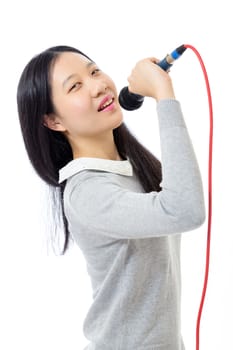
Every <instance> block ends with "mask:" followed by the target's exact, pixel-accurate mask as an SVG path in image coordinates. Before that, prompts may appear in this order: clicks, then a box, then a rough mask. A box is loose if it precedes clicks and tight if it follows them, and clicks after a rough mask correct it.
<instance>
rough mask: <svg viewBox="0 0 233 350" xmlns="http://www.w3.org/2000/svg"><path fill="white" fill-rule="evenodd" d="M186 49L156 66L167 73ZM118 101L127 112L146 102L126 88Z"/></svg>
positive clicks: (182, 47)
mask: <svg viewBox="0 0 233 350" xmlns="http://www.w3.org/2000/svg"><path fill="white" fill-rule="evenodd" d="M186 49H187V47H185V45H181V46H179V47H177V48H176V49H175V50H174V51H172V53H170V54H168V55H167V56H166V57H165V58H164V59H162V60H161V61H159V62H158V63H156V64H157V65H158V66H159V67H160V68H162V69H163V70H165V71H167V70H168V69H169V68H171V66H172V64H173V62H174V61H175V60H177V59H178V58H179V57H180V56H181V55H182V54H183V53H184V51H185V50H186ZM118 99H119V103H120V105H121V107H122V108H124V109H126V110H127V111H133V110H134V109H138V108H140V107H141V105H142V104H143V101H144V96H142V95H138V94H134V93H132V92H129V89H128V87H127V86H126V87H124V88H123V89H122V90H121V91H120V94H119V98H118Z"/></svg>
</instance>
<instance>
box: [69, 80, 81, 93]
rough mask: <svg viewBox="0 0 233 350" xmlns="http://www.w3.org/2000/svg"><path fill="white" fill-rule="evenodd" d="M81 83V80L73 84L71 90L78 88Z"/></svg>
mask: <svg viewBox="0 0 233 350" xmlns="http://www.w3.org/2000/svg"><path fill="white" fill-rule="evenodd" d="M80 85H81V83H79V82H77V83H75V84H73V85H72V86H71V88H70V89H69V92H70V91H73V90H75V89H76V90H77V89H78V88H79V87H80Z"/></svg>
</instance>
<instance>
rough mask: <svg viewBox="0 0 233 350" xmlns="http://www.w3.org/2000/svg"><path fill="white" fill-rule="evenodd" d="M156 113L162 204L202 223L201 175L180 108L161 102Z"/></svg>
mask: <svg viewBox="0 0 233 350" xmlns="http://www.w3.org/2000/svg"><path fill="white" fill-rule="evenodd" d="M157 113H158V120H159V130H160V142H161V161H162V176H163V180H162V183H161V187H162V193H161V194H160V196H161V200H162V201H164V205H166V206H167V207H168V208H170V209H169V210H170V211H171V213H173V214H175V215H191V216H192V217H196V220H197V221H199V220H200V221H203V220H204V218H205V206H204V195H203V186H202V180H201V174H200V170H199V166H198V162H197V159H196V155H195V152H194V149H193V145H192V142H191V139H190V136H189V133H188V130H187V127H186V124H185V120H184V118H183V114H182V111H181V107H180V104H179V102H178V101H177V100H175V99H164V100H160V101H159V102H158V103H157Z"/></svg>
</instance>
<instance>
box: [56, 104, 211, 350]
mask: <svg viewBox="0 0 233 350" xmlns="http://www.w3.org/2000/svg"><path fill="white" fill-rule="evenodd" d="M157 114H158V120H159V132H160V142H161V162H162V174H163V180H162V182H161V187H162V191H161V192H156V191H152V192H150V193H145V191H144V190H143V188H142V186H141V184H140V182H139V180H138V178H137V177H136V175H135V173H134V172H133V168H132V165H131V163H130V159H129V158H127V160H123V161H120V160H118V161H114V160H108V159H98V158H78V159H74V160H72V161H71V162H70V163H68V164H67V165H66V166H65V167H64V168H62V169H61V170H60V182H62V181H64V180H66V179H67V184H66V187H65V192H64V207H65V214H66V216H67V219H68V223H69V230H70V233H71V235H72V236H73V238H74V240H75V241H76V243H77V244H78V246H79V247H80V249H81V251H82V252H83V254H84V257H85V260H86V264H87V265H86V266H87V272H88V274H89V276H90V280H91V284H92V288H93V302H92V305H91V306H90V309H89V311H88V313H87V315H86V317H85V321H84V325H83V331H84V335H85V337H86V338H87V339H88V340H89V341H90V343H89V345H88V346H87V347H86V348H85V350H183V349H184V345H183V341H182V336H181V329H180V328H181V327H180V292H181V274H180V238H181V235H180V234H181V233H182V232H186V231H191V230H194V229H196V228H198V227H199V226H200V225H202V224H203V223H204V221H205V204H204V195H203V187H202V180H201V176H200V171H199V167H198V163H197V160H196V157H195V153H194V150H193V146H192V143H191V140H190V137H189V134H188V131H187V128H186V124H185V121H184V118H183V115H182V111H181V108H180V104H179V102H178V101H177V100H172V99H171V100H170V99H169V100H161V101H159V102H158V103H157Z"/></svg>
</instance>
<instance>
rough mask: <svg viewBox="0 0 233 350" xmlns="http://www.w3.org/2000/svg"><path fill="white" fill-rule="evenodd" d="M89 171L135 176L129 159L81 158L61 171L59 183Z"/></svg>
mask: <svg viewBox="0 0 233 350" xmlns="http://www.w3.org/2000/svg"><path fill="white" fill-rule="evenodd" d="M87 169H90V170H102V171H108V172H111V173H115V174H120V175H126V176H132V175H133V167H132V164H131V163H130V161H129V158H128V157H127V159H126V160H111V159H103V158H90V157H80V158H76V159H73V160H71V161H70V162H69V163H68V164H66V165H65V166H64V167H63V168H61V169H60V170H59V183H61V182H63V181H64V180H67V179H68V178H69V177H71V176H73V175H75V174H77V173H79V172H80V171H83V170H87Z"/></svg>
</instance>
